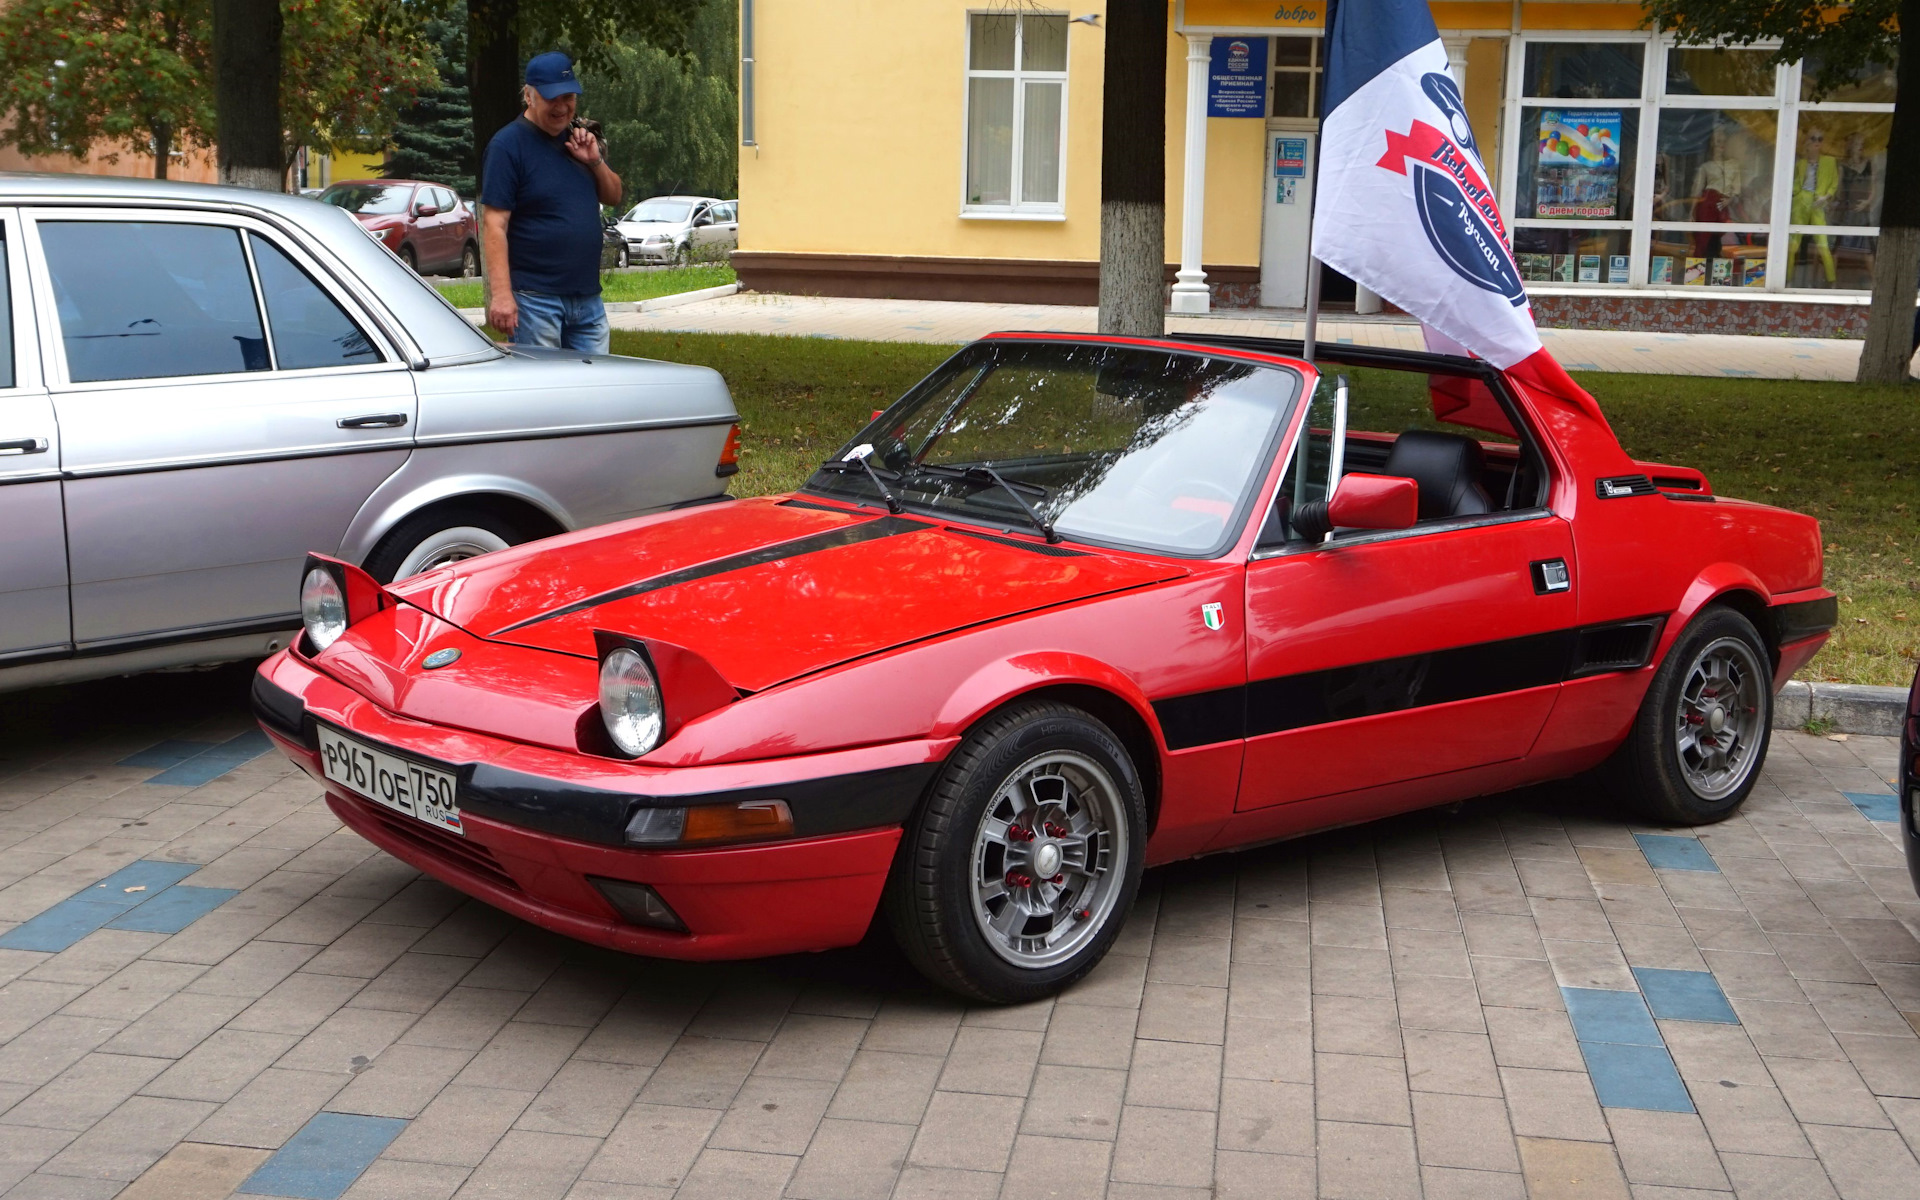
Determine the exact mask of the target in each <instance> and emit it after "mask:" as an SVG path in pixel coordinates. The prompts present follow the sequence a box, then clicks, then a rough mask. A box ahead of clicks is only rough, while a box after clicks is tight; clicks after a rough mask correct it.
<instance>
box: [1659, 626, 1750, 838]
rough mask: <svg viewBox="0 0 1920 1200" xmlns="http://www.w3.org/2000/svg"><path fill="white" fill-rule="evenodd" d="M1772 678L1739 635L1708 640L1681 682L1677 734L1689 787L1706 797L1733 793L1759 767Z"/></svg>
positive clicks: (1677, 712)
mask: <svg viewBox="0 0 1920 1200" xmlns="http://www.w3.org/2000/svg"><path fill="white" fill-rule="evenodd" d="M1769 683H1770V679H1769V676H1768V674H1767V671H1766V669H1765V668H1764V667H1763V666H1762V665H1761V663H1760V660H1759V659H1758V658H1756V657H1755V655H1754V652H1753V647H1751V646H1749V645H1747V643H1746V642H1745V641H1744V640H1742V639H1740V638H1736V637H1722V638H1716V639H1715V640H1713V641H1711V642H1709V643H1707V645H1706V646H1704V647H1703V648H1702V649H1701V650H1700V653H1699V654H1697V655H1696V656H1695V657H1694V660H1693V663H1692V664H1691V665H1690V666H1689V667H1688V668H1687V673H1686V676H1685V677H1684V679H1683V680H1682V682H1681V685H1680V695H1679V703H1678V704H1677V705H1676V706H1675V712H1674V723H1673V738H1674V750H1675V751H1676V752H1677V754H1678V755H1679V759H1680V771H1681V774H1682V775H1683V776H1685V778H1686V781H1687V786H1688V787H1689V788H1690V789H1692V791H1693V792H1694V794H1695V795H1697V796H1699V797H1700V798H1701V799H1703V800H1718V799H1720V798H1721V797H1723V796H1727V795H1731V794H1732V793H1733V792H1734V791H1735V790H1737V789H1738V788H1739V787H1740V785H1741V784H1743V783H1745V782H1746V780H1747V777H1748V776H1749V775H1751V774H1752V773H1753V772H1754V770H1755V769H1756V768H1757V767H1758V766H1759V755H1758V754H1757V753H1756V751H1757V748H1758V747H1759V745H1760V743H1761V738H1760V736H1759V734H1760V732H1761V731H1760V727H1759V724H1760V720H1761V712H1762V709H1763V708H1764V705H1763V703H1762V697H1761V689H1762V688H1765V687H1767V686H1768V685H1769Z"/></svg>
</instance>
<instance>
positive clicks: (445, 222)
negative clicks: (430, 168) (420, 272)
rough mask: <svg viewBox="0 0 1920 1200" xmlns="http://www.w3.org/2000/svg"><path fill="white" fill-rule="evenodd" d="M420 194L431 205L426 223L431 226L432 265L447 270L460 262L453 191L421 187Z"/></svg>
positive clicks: (457, 220)
mask: <svg viewBox="0 0 1920 1200" xmlns="http://www.w3.org/2000/svg"><path fill="white" fill-rule="evenodd" d="M420 195H421V196H422V197H424V199H425V202H426V203H428V204H431V205H433V207H434V209H435V210H436V211H435V213H434V215H433V216H431V217H429V218H427V221H426V223H427V224H429V225H431V226H432V227H433V265H434V267H435V268H436V269H439V270H443V271H444V270H448V269H450V268H452V267H455V266H458V265H459V263H460V210H459V208H458V207H457V206H456V205H455V204H454V201H453V193H452V192H449V191H448V190H447V189H445V188H438V187H432V188H421V189H420Z"/></svg>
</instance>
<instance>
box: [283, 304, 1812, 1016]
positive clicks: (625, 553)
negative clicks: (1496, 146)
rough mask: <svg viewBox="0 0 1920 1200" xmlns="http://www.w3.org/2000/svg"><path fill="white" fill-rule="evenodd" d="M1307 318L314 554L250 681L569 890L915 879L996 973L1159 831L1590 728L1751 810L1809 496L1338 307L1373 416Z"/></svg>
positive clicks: (675, 918)
mask: <svg viewBox="0 0 1920 1200" xmlns="http://www.w3.org/2000/svg"><path fill="white" fill-rule="evenodd" d="M1298 353H1299V351H1298V347H1297V345H1292V346H1289V345H1285V344H1281V343H1274V342H1257V341H1252V340H1233V339H1213V340H1210V341H1207V342H1200V341H1196V340H1193V339H1187V340H1180V341H1175V340H1167V341H1140V340H1128V339H1122V338H1097V337H1072V336H1065V335H1052V334H1001V335H996V336H993V337H989V338H986V339H984V340H982V341H980V342H977V343H975V344H973V345H971V346H968V347H966V348H965V349H963V350H961V351H960V352H959V353H958V354H956V355H954V357H953V358H951V359H949V360H948V361H947V362H946V363H945V364H944V365H942V366H941V367H940V368H939V369H938V370H936V371H935V372H934V373H933V374H931V375H930V376H928V377H927V378H926V379H925V380H924V381H922V382H921V383H919V384H918V385H916V386H915V387H914V388H913V389H912V390H911V391H909V392H908V393H907V394H906V396H904V397H903V398H902V399H901V400H900V401H899V402H898V403H896V404H894V405H893V406H892V407H891V408H889V409H887V410H886V412H885V413H883V414H881V415H879V416H877V417H876V418H875V419H874V421H873V422H872V424H871V425H869V426H868V427H867V428H866V429H865V430H863V431H862V432H861V433H860V434H859V436H858V437H857V438H855V439H854V441H853V442H851V443H849V445H848V447H847V448H846V449H845V450H844V451H843V452H842V453H840V454H838V455H836V456H835V457H834V458H833V459H831V460H829V461H828V462H826V463H823V464H821V466H820V469H819V471H818V472H817V473H816V474H815V475H814V476H813V477H812V478H811V479H810V480H808V482H807V483H806V485H805V486H804V487H803V488H802V489H801V490H800V491H799V492H796V493H794V494H791V495H786V496H770V497H764V498H759V499H752V500H725V502H723V503H717V504H713V505H710V506H702V507H696V508H691V509H686V510H682V511H678V512H673V513H667V514H661V515H656V516H651V517H645V518H641V519H639V520H634V521H629V522H626V523H625V524H619V525H610V526H603V527H601V528H597V529H593V530H588V531H584V532H581V533H573V534H567V535H563V536H560V537H556V538H550V539H548V540H546V541H542V542H538V543H534V544H530V545H526V546H521V547H518V548H515V549H511V550H503V551H499V552H496V553H493V554H488V555H485V556H483V557H480V558H476V559H472V560H469V561H466V562H462V563H459V564H457V565H454V566H451V567H448V568H445V569H442V570H438V571H433V572H429V573H427V574H424V575H419V576H416V577H414V578H412V579H409V580H406V581H404V582H401V583H396V584H392V585H390V586H387V587H384V588H383V587H381V586H379V585H377V584H375V583H374V582H373V581H372V580H371V579H370V578H368V577H367V576H366V575H364V574H363V573H361V572H360V571H358V570H357V569H355V568H354V567H352V566H351V565H348V564H345V563H340V562H335V561H332V560H327V559H321V558H318V557H316V558H314V559H313V560H312V561H311V562H310V563H309V569H308V570H307V572H306V574H305V577H304V580H303V583H302V595H301V607H302V611H303V615H304V618H305V625H306V632H305V635H304V636H303V637H302V639H301V640H300V641H299V644H298V645H297V646H295V647H293V648H290V649H288V650H286V651H284V652H282V653H281V654H279V655H277V656H275V657H274V658H272V659H270V660H268V662H267V663H266V664H265V665H264V666H263V667H262V668H261V669H260V673H259V676H258V679H257V681H256V684H255V689H254V704H255V708H256V711H257V712H258V715H259V718H260V721H261V724H262V725H263V726H264V727H265V728H266V730H267V732H268V733H270V734H272V735H273V737H274V739H275V740H276V741H277V742H278V743H279V744H280V746H281V747H282V748H283V749H284V750H285V751H286V752H287V753H288V754H289V755H291V756H292V757H293V758H294V759H295V761H297V762H299V763H300V764H301V765H302V766H303V767H305V768H306V769H307V770H308V771H309V772H311V773H312V774H313V776H314V777H315V778H316V779H319V780H321V781H322V782H323V784H324V785H325V787H326V790H327V797H328V803H329V804H331V805H332V807H333V810H334V811H335V812H336V813H338V814H339V816H340V819H341V820H343V821H345V822H346V823H347V824H348V825H350V826H351V827H352V828H354V829H355V830H357V831H359V832H360V833H361V834H362V835H363V836H365V837H366V838H367V839H368V840H370V841H372V842H374V843H375V844H376V845H378V846H380V847H381V848H382V849H385V850H386V851H388V852H389V853H391V854H393V855H395V856H396V857H398V858H401V859H403V860H405V861H407V862H409V863H411V864H413V865H415V866H417V867H418V868H420V869H421V870H422V871H425V872H427V873H428V874H431V875H433V876H435V877H437V878H439V879H441V880H444V881H445V882H447V883H448V884H451V885H452V886H454V887H456V888H459V889H461V890H462V891H465V892H467V893H469V894H471V895H473V896H477V897H480V898H481V899H484V900H486V901H487V902H489V903H491V904H493V905H496V906H497V907H499V908H502V909H505V910H507V911H508V912H511V913H514V914H516V915H518V916H520V917H523V918H525V919H526V920H529V921H532V922H534V923H535V924H538V925H541V926H544V927H546V928H547V929H551V930H555V931H557V932H560V933H564V934H568V935H570V936H573V937H577V938H580V939H583V940H585V941H589V942H595V943H598V944H600V945H603V946H611V947H615V948H618V949H622V950H628V951H633V952H636V953H641V954H651V955H660V956H665V957H673V958H700V959H711V958H735V957H743V956H751V955H767V954H777V953H785V952H790V951H800V950H822V949H827V948H829V947H835V946H845V945H849V944H851V943H853V942H856V941H858V940H860V939H861V937H862V936H863V935H864V934H865V933H866V932H867V929H868V927H869V925H870V924H871V923H872V921H873V919H874V917H875V914H876V911H884V913H885V915H886V918H887V920H888V922H889V923H890V925H891V927H892V929H893V931H894V932H895V934H896V936H897V937H898V939H899V941H900V942H901V944H902V945H903V947H904V949H905V951H906V953H907V955H908V956H909V957H910V958H911V960H912V961H913V962H914V963H915V964H916V965H918V966H919V967H920V968H921V969H922V970H923V971H925V972H926V973H927V974H928V975H929V976H931V977H932V978H933V979H934V980H936V981H938V982H940V983H942V984H944V985H946V986H947V987H950V988H952V989H954V990H956V991H958V992H961V993H964V994H966V995H969V996H972V997H977V998H981V999H986V1000H995V1001H1014V1000H1021V999H1026V998H1031V997H1035V996H1039V995H1043V994H1045V993H1047V992H1049V991H1051V990H1053V989H1056V988H1059V987H1060V986H1062V985H1063V984H1065V983H1067V982H1068V981H1070V980H1073V979H1075V978H1077V977H1078V976H1080V975H1082V974H1084V973H1085V972H1086V971H1088V970H1090V969H1091V968H1092V967H1093V965H1094V964H1095V963H1096V962H1098V961H1099V959H1100V957H1101V956H1102V955H1103V954H1104V953H1105V952H1106V950H1107V948H1108V947H1109V946H1110V945H1111V944H1112V942H1113V940H1114V938H1115V936H1116V935H1117V934H1118V932H1119V929H1120V926H1121V924H1122V922H1123V921H1124V920H1125V917H1126V914H1127V912H1128V909H1129V906H1130V902H1131V901H1132V899H1133V896H1134V892H1135V889H1136V887H1137V886H1138V884H1139V880H1140V873H1141V870H1142V868H1143V867H1144V866H1146V865H1150V864H1156V863H1164V862H1170V861H1173V860H1175V859H1182V858H1189V857H1192V856H1194V855H1199V854H1207V853H1212V852H1215V851H1221V850H1231V849H1234V848H1236V847H1243V846H1249V845H1253V844H1255V843H1259V842H1268V841H1272V840H1274V839H1277V838H1287V837H1293V836H1296V835H1299V834H1304V833H1308V832H1311V831H1314V830H1319V829H1326V828H1328V827H1331V826H1337V825H1348V824H1353V823H1355V822H1359V821H1367V820H1372V819H1374V818H1376V817H1384V816H1387V815H1389V814H1392V813H1398V812H1404V811H1407V810H1409V809H1417V808H1421V807H1423V806H1427V805H1435V804H1442V803H1446V802H1450V801H1455V800H1459V799H1462V798H1465V797H1469V796H1474V795H1479V794H1482V793H1487V792H1493V791H1498V790H1501V789H1505V788H1512V787H1515V786H1518V785H1522V784H1528V783H1533V782H1536V781H1541V780H1549V779H1555V778H1559V777H1563V776H1569V775H1573V774H1576V773H1579V772H1584V771H1589V770H1593V769H1596V768H1598V769H1601V770H1603V771H1605V772H1606V773H1607V774H1608V775H1609V776H1610V778H1611V780H1612V784H1613V787H1614V789H1615V790H1616V792H1617V793H1618V794H1621V795H1625V796H1630V797H1632V798H1633V799H1634V800H1636V801H1637V802H1638V804H1639V805H1640V806H1641V808H1642V809H1643V810H1644V811H1645V812H1646V813H1647V814H1649V815H1650V816H1651V817H1653V818H1654V819H1656V820H1661V821H1668V822H1678V823H1683V824H1693V823H1703V822H1708V821H1715V820H1718V819H1720V818H1723V817H1725V816H1727V815H1728V814H1730V813H1731V812H1733V811H1734V810H1735V809H1736V808H1738V807H1739V805H1740V804H1741V802H1742V801H1743V800H1744V799H1745V798H1746V796H1747V793H1748V791H1749V790H1750V789H1751V788H1752V786H1753V783H1754V779H1755V775H1756V773H1757V771H1758V769H1759V767H1760V763H1761V760H1762V759H1763V758H1764V757H1765V755H1766V751H1767V739H1768V730H1769V726H1770V724H1771V720H1770V718H1771V715H1772V700H1773V694H1774V691H1775V689H1776V687H1777V686H1778V685H1779V684H1781V683H1782V682H1784V681H1785V680H1786V678H1787V677H1788V676H1790V675H1791V674H1792V673H1793V672H1794V671H1795V669H1797V668H1798V667H1800V666H1801V665H1802V664H1803V663H1805V662H1806V661H1807V659H1808V658H1809V657H1811V656H1812V655H1813V653H1814V652H1815V651H1816V650H1818V649H1819V647H1820V645H1821V644H1822V643H1823V642H1824V641H1825V640H1826V637H1827V631H1828V630H1829V628H1830V627H1831V626H1832V624H1833V622H1834V618H1835V602H1834V598H1833V595H1832V593H1830V592H1828V591H1826V590H1824V589H1823V588H1822V587H1821V586H1820V572H1821V551H1820V533H1819V528H1818V526H1817V525H1816V524H1815V523H1814V521H1813V520H1811V519H1810V518H1807V517H1804V516H1800V515H1797V514H1794V513H1789V512H1784V511H1780V510H1778V509H1773V508H1768V507H1765V506H1763V505H1758V504H1751V503H1747V502H1744V501H1740V500H1730V499H1726V498H1724V497H1716V496H1714V495H1713V494H1712V492H1711V491H1710V490H1709V488H1708V486H1707V481H1706V480H1705V479H1704V478H1703V477H1702V476H1701V475H1700V473H1699V472H1697V471H1692V470H1688V469H1686V468H1681V467H1670V466H1663V465H1660V464H1657V463H1647V462H1636V461H1634V460H1633V459H1632V458H1630V457H1628V456H1627V454H1626V453H1625V452H1624V451H1623V450H1622V449H1621V448H1620V444H1619V442H1618V441H1617V440H1616V439H1615V437H1614V435H1613V432H1612V431H1611V429H1610V428H1609V427H1608V425H1607V423H1606V421H1605V419H1604V418H1603V417H1602V416H1601V414H1600V413H1599V411H1598V410H1597V408H1593V407H1591V406H1585V407H1583V406H1578V405H1575V404H1572V403H1568V402H1566V401H1564V400H1559V399H1553V398H1550V397H1543V396H1541V395H1537V394H1532V393H1529V392H1528V391H1527V390H1526V389H1525V388H1524V387H1523V386H1522V385H1520V384H1519V383H1517V382H1516V381H1514V380H1513V379H1511V378H1510V377H1508V376H1507V375H1504V374H1502V373H1501V372H1499V371H1496V370H1494V369H1493V368H1491V367H1489V366H1488V365H1486V364H1485V363H1482V362H1479V361H1477V360H1471V359H1464V358H1452V357H1446V356H1440V355H1431V354H1413V353H1401V352H1390V351H1380V350H1370V349H1364V348H1359V347H1352V346H1341V347H1329V348H1326V349H1325V352H1324V353H1323V354H1322V355H1320V356H1319V357H1320V364H1321V366H1322V367H1325V366H1327V365H1328V364H1332V363H1344V364H1350V365H1352V366H1355V367H1365V368H1374V369H1383V371H1379V372H1378V373H1376V372H1368V373H1366V376H1365V379H1366V382H1365V383H1364V384H1363V385H1362V386H1365V387H1369V388H1372V389H1373V390H1374V391H1375V392H1376V393H1377V399H1378V401H1379V402H1378V403H1369V401H1368V398H1367V397H1366V396H1361V395H1359V394H1358V390H1357V389H1355V390H1354V403H1353V406H1352V407H1353V408H1354V411H1374V410H1385V411H1392V412H1393V413H1395V414H1396V415H1395V416H1394V418H1393V420H1394V423H1395V424H1396V425H1402V424H1410V425H1411V426H1412V427H1410V428H1406V429H1404V431H1402V432H1400V433H1398V434H1395V433H1391V432H1361V431H1358V430H1349V429H1348V428H1347V418H1348V412H1349V407H1350V405H1349V392H1350V389H1349V388H1348V386H1347V383H1346V380H1345V379H1344V378H1341V379H1338V380H1335V379H1329V378H1327V377H1326V376H1323V375H1322V374H1321V371H1320V370H1317V369H1316V367H1315V366H1314V365H1312V364H1309V363H1307V362H1304V361H1302V360H1300V359H1299V358H1298V357H1294V356H1295V355H1297V354H1298ZM1386 372H1403V373H1410V374H1401V375H1398V376H1396V375H1393V374H1388V373H1386ZM1396 389H1397V390H1396ZM1396 396H1397V397H1399V398H1400V401H1402V402H1398V403H1389V402H1388V401H1390V400H1392V399H1393V397H1396ZM1407 397H1412V398H1413V400H1414V401H1416V403H1414V404H1409V403H1405V402H1404V401H1405V400H1406V398H1407ZM1429 414H1433V415H1431V416H1430V415H1429ZM1463 430H1464V431H1465V432H1463ZM722 499H723V500H724V498H722Z"/></svg>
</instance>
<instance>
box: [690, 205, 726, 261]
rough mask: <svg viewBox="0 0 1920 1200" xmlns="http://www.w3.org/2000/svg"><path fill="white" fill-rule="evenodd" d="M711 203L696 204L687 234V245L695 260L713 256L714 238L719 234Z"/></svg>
mask: <svg viewBox="0 0 1920 1200" xmlns="http://www.w3.org/2000/svg"><path fill="white" fill-rule="evenodd" d="M713 209H714V206H713V205H711V204H705V203H702V204H696V205H695V206H694V208H693V217H692V220H691V222H690V223H689V226H688V228H689V230H690V231H691V232H689V233H688V234H687V241H688V245H689V247H690V248H691V251H692V254H693V257H694V259H695V260H696V261H698V260H700V259H705V258H711V257H712V256H713V246H714V239H715V238H716V237H717V236H719V227H718V226H716V225H715V224H714V221H713Z"/></svg>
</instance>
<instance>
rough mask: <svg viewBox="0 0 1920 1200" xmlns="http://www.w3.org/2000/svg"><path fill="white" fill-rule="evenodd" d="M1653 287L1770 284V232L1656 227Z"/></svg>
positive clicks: (1650, 272) (1650, 271)
mask: <svg viewBox="0 0 1920 1200" xmlns="http://www.w3.org/2000/svg"><path fill="white" fill-rule="evenodd" d="M1648 244H1649V247H1650V248H1649V250H1648V254H1647V284H1648V286H1650V287H1663V288H1664V287H1714V288H1725V287H1750V288H1763V287H1766V286H1767V235H1766V234H1764V233H1756V232H1754V231H1752V230H1725V231H1722V230H1717V229H1715V230H1700V229H1657V228H1656V229H1655V230H1654V231H1653V236H1652V238H1651V239H1650V241H1649V243H1648Z"/></svg>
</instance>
